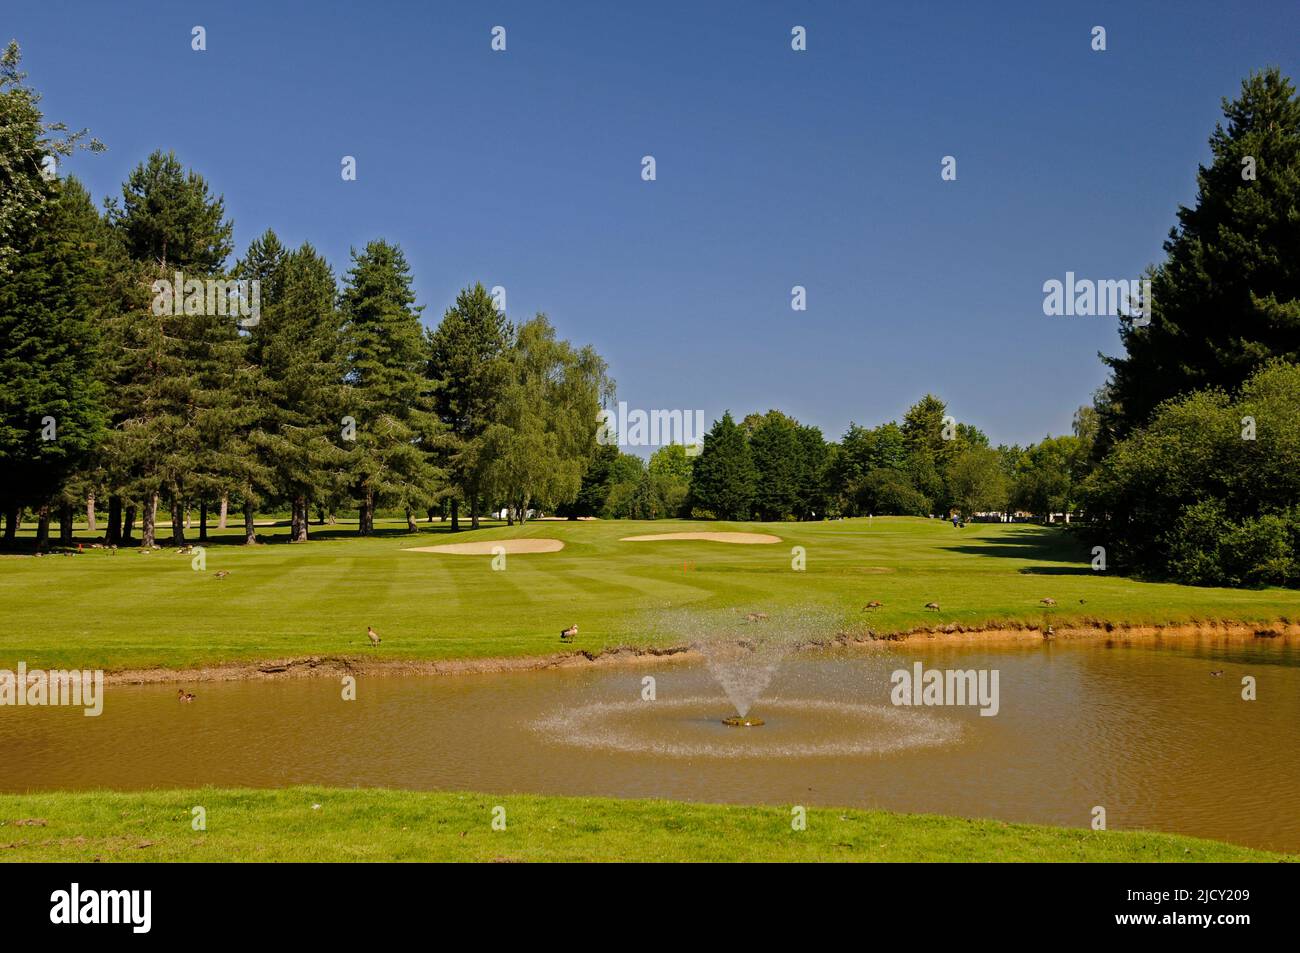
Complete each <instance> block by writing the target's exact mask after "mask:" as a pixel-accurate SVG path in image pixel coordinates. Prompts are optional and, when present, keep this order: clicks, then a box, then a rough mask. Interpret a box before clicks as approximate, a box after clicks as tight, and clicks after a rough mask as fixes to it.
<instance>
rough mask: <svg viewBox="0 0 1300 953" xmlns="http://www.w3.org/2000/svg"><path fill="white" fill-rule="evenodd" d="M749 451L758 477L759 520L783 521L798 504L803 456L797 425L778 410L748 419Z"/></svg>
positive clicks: (757, 501)
mask: <svg viewBox="0 0 1300 953" xmlns="http://www.w3.org/2000/svg"><path fill="white" fill-rule="evenodd" d="M745 423H746V425H747V429H748V430H749V450H750V454H751V456H752V457H753V461H754V469H755V470H756V471H757V473H758V480H757V483H756V485H755V492H754V508H755V509H756V510H757V511H758V517H759V519H764V520H782V519H786V518H788V517H790V516H793V515H794V512H795V509H796V508H797V507H798V505H799V481H800V458H801V457H802V455H803V446H802V444H801V443H800V442H799V432H798V424H797V423H796V422H795V421H793V420H791V419H790V418H789V417H787V416H786V415H785V414H783V413H781V412H780V411H779V410H769V411H768V412H767V413H766V414H764V415H763V416H761V417H759V416H757V415H754V416H752V417H747V418H745Z"/></svg>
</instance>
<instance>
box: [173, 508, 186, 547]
mask: <svg viewBox="0 0 1300 953" xmlns="http://www.w3.org/2000/svg"><path fill="white" fill-rule="evenodd" d="M172 545H173V546H184V545H185V504H184V503H182V502H181V501H180V500H172Z"/></svg>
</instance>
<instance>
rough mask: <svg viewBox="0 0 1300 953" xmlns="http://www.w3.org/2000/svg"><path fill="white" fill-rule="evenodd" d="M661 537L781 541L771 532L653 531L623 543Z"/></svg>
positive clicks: (649, 540) (628, 538) (722, 540)
mask: <svg viewBox="0 0 1300 953" xmlns="http://www.w3.org/2000/svg"><path fill="white" fill-rule="evenodd" d="M659 539H699V540H704V541H705V542H710V543H740V544H742V545H745V544H750V545H752V544H755V543H779V542H781V537H780V536H772V535H770V534H769V533H651V534H650V535H649V536H624V537H622V538H621V539H620V540H619V542H621V543H649V542H653V541H655V540H659Z"/></svg>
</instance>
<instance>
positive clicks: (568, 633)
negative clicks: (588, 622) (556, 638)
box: [560, 622, 578, 642]
mask: <svg viewBox="0 0 1300 953" xmlns="http://www.w3.org/2000/svg"><path fill="white" fill-rule="evenodd" d="M577 636H578V623H576V622H575V623H573V625H571V626H569V627H568V628H567V629H564V630H563V631H562V632H560V641H562V642H572V641H573V640H574V639H575V638H577Z"/></svg>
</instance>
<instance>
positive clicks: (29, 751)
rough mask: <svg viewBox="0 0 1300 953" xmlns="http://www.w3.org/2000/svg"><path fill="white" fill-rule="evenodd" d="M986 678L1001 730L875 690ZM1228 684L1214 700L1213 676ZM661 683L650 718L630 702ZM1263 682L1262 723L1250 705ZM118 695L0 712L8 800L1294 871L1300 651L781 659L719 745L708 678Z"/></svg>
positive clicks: (1256, 704) (702, 674)
mask: <svg viewBox="0 0 1300 953" xmlns="http://www.w3.org/2000/svg"><path fill="white" fill-rule="evenodd" d="M916 661H921V662H923V663H924V664H925V666H926V667H927V668H944V669H947V668H960V669H989V670H993V669H996V670H997V671H998V673H999V683H998V684H999V711H998V714H997V715H996V716H993V717H982V716H980V714H979V711H978V709H977V708H974V707H967V708H957V707H930V708H911V709H903V708H897V707H894V706H892V705H891V704H890V688H891V686H890V673H891V672H892V671H894V670H895V669H899V668H910V667H911V666H912V664H913V663H914V662H916ZM1220 669H1222V670H1223V675H1222V676H1219V677H1212V676H1211V675H1210V672H1211V671H1212V670H1220ZM648 675H649V676H653V677H654V679H655V694H656V699H655V700H654V701H646V700H643V698H642V694H643V687H644V683H643V679H644V678H645V677H646V676H648ZM1245 675H1250V676H1254V677H1255V679H1256V680H1257V683H1258V700H1256V701H1243V700H1242V698H1241V692H1242V677H1243V676H1245ZM190 687H191V688H192V689H193V690H194V691H195V692H196V694H197V695H198V698H197V700H196V701H195V702H193V703H192V704H185V705H183V704H180V703H178V702H177V700H176V686H174V685H173V686H165V685H164V686H109V687H108V690H107V692H108V694H107V697H106V700H105V706H104V712H103V714H102V715H101V716H100V717H99V718H86V717H84V716H83V715H82V714H81V712H80V710H71V709H51V708H43V709H38V708H0V790H3V791H7V792H23V791H38V790H49V789H57V788H67V789H86V788H101V787H107V788H118V789H142V788H170V787H187V786H195V785H202V784H214V785H229V786H254V787H275V786H283V785H293V784H324V785H336V786H343V787H362V786H387V787H401V788H414V789H438V788H442V789H469V790H484V791H492V792H500V793H510V792H528V793H540V794H584V795H613V796H622V797H663V798H673V799H679V800H700V801H732V802H751V803H755V802H765V803H776V804H828V805H847V806H859V807H881V808H888V809H891V810H899V811H911V812H918V811H923V812H937V813H943V814H958V815H968V816H983V817H997V818H1003V819H1006V820H1016V821H1032V822H1040V823H1047V824H1057V825H1067V826H1076V827H1085V826H1087V825H1088V824H1089V823H1090V820H1091V812H1092V809H1093V807H1094V806H1102V807H1104V808H1105V809H1106V812H1107V820H1108V826H1109V827H1110V828H1111V829H1131V828H1151V829H1157V830H1164V831H1176V832H1181V833H1187V834H1195V835H1199V836H1204V837H1212V838H1217V839H1221V840H1227V841H1234V842H1237V843H1241V844H1248V845H1252V846H1257V847H1266V848H1273V849H1279V850H1290V851H1297V850H1300V647H1297V646H1295V645H1294V644H1291V645H1288V644H1286V643H1284V642H1283V641H1282V640H1280V639H1278V640H1258V641H1256V642H1251V643H1235V644H1234V643H1217V642H1212V641H1202V642H1199V643H1188V642H1183V643H1180V644H1179V645H1178V646H1177V647H1169V648H1160V647H1157V646H1155V645H1151V644H1146V645H1125V644H1120V643H1116V644H1107V643H1105V642H1102V641H1086V642H1085V641H1080V642H1056V643H1046V644H1026V645H1022V646H1012V647H1005V648H996V649H990V648H987V647H986V648H979V647H975V646H970V645H967V646H948V647H943V648H937V647H925V648H919V647H918V648H908V647H907V646H899V647H898V649H897V650H896V651H893V652H890V653H888V654H872V655H863V654H853V653H840V654H835V655H815V656H814V655H809V654H806V653H803V654H799V655H797V656H795V657H791V658H787V659H786V660H785V661H784V662H783V663H782V665H781V667H780V668H779V670H778V671H777V674H776V677H775V678H774V679H773V681H772V683H771V685H770V686H769V688H768V689H767V691H766V692H765V694H764V695H763V697H761V698H760V699H759V701H758V702H757V704H755V705H754V707H753V709H752V711H751V714H752V715H755V716H758V717H761V718H764V719H766V721H767V724H766V725H765V726H764V727H762V728H728V727H726V726H723V725H721V724H720V723H719V719H721V718H722V717H724V716H726V715H728V714H730V711H729V710H728V704H727V702H726V701H725V699H724V697H723V694H722V692H721V690H720V689H719V688H718V687H717V685H716V683H715V682H714V681H713V679H712V678H711V676H710V675H709V673H708V672H707V671H706V670H705V669H704V668H703V667H697V666H688V665H682V664H680V663H678V664H666V665H664V666H662V667H659V668H654V667H639V666H638V667H628V668H619V669H612V668H610V669H591V670H585V671H583V670H570V671H564V670H554V671H545V672H528V673H518V674H502V675H463V676H441V677H439V676H428V677H424V676H421V677H396V676H394V677H374V678H367V679H362V680H360V681H359V683H358V689H357V695H358V697H357V699H356V700H355V701H343V700H342V698H341V690H340V684H339V683H338V682H336V681H333V680H331V679H304V680H295V681H283V682H234V683H208V684H200V685H197V686H190Z"/></svg>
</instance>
